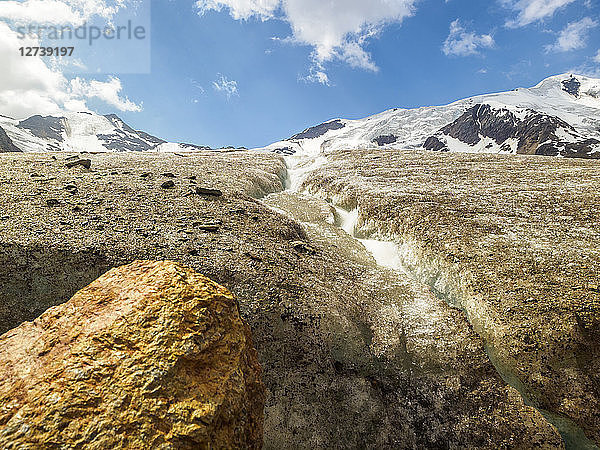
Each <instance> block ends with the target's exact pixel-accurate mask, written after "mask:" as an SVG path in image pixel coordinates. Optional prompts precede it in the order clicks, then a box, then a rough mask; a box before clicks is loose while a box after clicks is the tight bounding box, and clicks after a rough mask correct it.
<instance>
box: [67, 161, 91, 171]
mask: <svg viewBox="0 0 600 450" xmlns="http://www.w3.org/2000/svg"><path fill="white" fill-rule="evenodd" d="M77 166H81V167H84V168H86V169H90V168H91V167H92V161H91V160H90V159H77V160H75V161H71V162H68V163H67V167H68V168H69V169H72V168H73V167H77Z"/></svg>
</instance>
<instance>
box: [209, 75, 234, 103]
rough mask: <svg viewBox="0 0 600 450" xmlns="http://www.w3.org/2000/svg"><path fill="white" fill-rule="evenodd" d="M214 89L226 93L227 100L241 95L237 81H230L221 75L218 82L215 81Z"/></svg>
mask: <svg viewBox="0 0 600 450" xmlns="http://www.w3.org/2000/svg"><path fill="white" fill-rule="evenodd" d="M213 88H214V89H215V90H216V91H218V92H222V93H224V94H225V95H226V96H227V99H230V98H231V97H233V96H235V95H239V92H238V85H237V81H235V80H229V79H228V78H227V77H226V76H223V75H219V76H218V78H217V80H216V81H213Z"/></svg>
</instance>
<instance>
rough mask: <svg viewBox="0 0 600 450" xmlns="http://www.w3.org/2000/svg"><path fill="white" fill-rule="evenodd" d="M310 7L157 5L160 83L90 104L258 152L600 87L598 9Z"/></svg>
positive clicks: (522, 3)
mask: <svg viewBox="0 0 600 450" xmlns="http://www.w3.org/2000/svg"><path fill="white" fill-rule="evenodd" d="M4 1H6V0H4ZM24 1H25V2H27V1H31V0H24ZM47 1H50V0H47ZM52 1H65V2H68V0H52ZM89 1H96V2H98V1H101V0H89ZM148 1H149V0H148ZM299 1H300V0H283V2H281V0H264V1H262V2H259V1H256V0H223V1H220V0H201V1H199V2H194V1H182V0H177V1H168V0H154V1H152V24H151V25H152V26H151V32H152V41H151V47H150V48H151V57H152V65H151V71H150V73H147V74H119V73H117V74H115V76H116V77H118V81H119V85H118V86H117V87H116V89H117V92H111V94H110V95H108V94H107V93H106V92H107V90H106V89H104V88H102V89H100V88H98V86H101V85H97V87H96V90H95V91H94V92H95V94H92V95H88V94H89V93H88V92H86V93H85V94H81V95H82V97H81V102H85V104H86V106H87V107H89V108H91V109H94V110H97V111H98V112H101V113H108V112H117V114H119V115H120V116H121V117H122V118H123V119H124V120H125V121H126V122H128V123H130V124H131V125H132V126H134V127H135V128H139V129H144V130H146V131H148V132H151V133H153V134H155V135H157V136H160V137H163V138H165V139H168V140H172V141H181V142H192V143H196V144H201V145H210V146H213V147H219V146H225V145H234V146H247V147H255V146H263V145H266V144H269V143H270V142H273V141H276V140H279V139H281V138H286V137H289V136H290V135H292V134H293V133H295V132H298V131H300V130H302V129H303V128H306V127H308V126H311V125H315V124H318V123H321V122H323V121H325V120H328V119H331V118H336V117H343V118H361V117H365V116H367V115H370V114H374V113H377V112H381V111H384V110H386V109H389V108H393V107H418V106H428V105H435V104H444V103H449V102H452V101H454V100H457V99H460V98H464V97H467V96H471V95H476V94H481V93H487V92H494V91H502V90H510V89H513V88H515V87H520V86H525V87H526V86H531V85H534V84H537V82H539V81H541V80H542V79H543V78H545V77H547V76H550V75H553V74H557V73H562V72H566V71H577V72H585V73H587V74H591V75H594V74H595V75H596V76H600V4H599V2H600V0H492V1H487V2H486V1H468V0H448V1H444V0H421V1H418V0H393V1H390V2H385V1H383V0H379V1H376V0H373V1H372V2H371V3H369V2H364V1H363V0H345V1H343V0H332V1H331V2H329V3H330V4H332V5H333V6H334V7H335V8H334V9H333V10H332V11H333V12H332V11H326V10H323V7H322V6H321V5H322V4H323V3H325V2H323V1H322V0H320V2H317V1H316V0H304V2H305V3H304V6H305V7H304V8H303V7H302V6H303V5H302V4H300V5H299V6H298V5H296V6H294V3H296V4H298V2H299ZM358 2H362V4H360V3H358ZM1 4H2V2H0V17H2V8H1ZM366 4H368V5H369V6H370V7H369V8H368V9H365V5H366ZM265 5H266V6H265ZM390 5H391V6H390ZM386 8H387V9H386ZM311 14H313V16H311ZM361 15H362V16H361ZM363 16H364V20H365V23H362V24H361V17H363ZM356 24H359V25H360V27H359V28H357V26H356ZM332 30H333V31H332ZM65 76H66V75H65ZM94 77H95V78H98V79H99V80H107V75H106V74H104V75H94ZM92 78H93V77H91V76H89V75H88V76H86V77H81V80H83V83H84V86H85V87H87V86H89V85H90V84H89V83H91V81H90V80H91V79H92ZM115 79H116V78H115ZM115 79H113V81H114V80H115ZM325 79H326V80H327V82H325V83H324V81H325ZM0 81H1V80H0ZM100 82H103V81H100ZM85 83H88V84H85ZM113 85H115V83H113ZM80 91H81V92H83V89H80ZM113 94H115V95H117V96H118V98H119V100H114V99H115V98H116V97H115V96H114V95H113ZM111 99H113V100H114V101H113V100H111ZM123 99H126V100H128V101H129V102H130V104H135V105H137V106H138V107H130V106H127V104H125V106H123V103H119V102H120V101H121V102H122V101H126V100H123ZM1 107H2V102H1V98H0V108H1ZM119 109H123V111H119ZM0 113H2V111H0Z"/></svg>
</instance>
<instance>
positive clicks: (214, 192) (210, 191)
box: [194, 187, 223, 197]
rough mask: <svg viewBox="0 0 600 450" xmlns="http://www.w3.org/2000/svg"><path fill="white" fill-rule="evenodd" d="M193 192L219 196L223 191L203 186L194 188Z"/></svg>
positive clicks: (207, 195)
mask: <svg viewBox="0 0 600 450" xmlns="http://www.w3.org/2000/svg"><path fill="white" fill-rule="evenodd" d="M194 193H195V194H197V195H202V196H206V197H221V196H222V195H223V192H221V191H220V190H218V189H208V188H203V187H197V188H195V189H194Z"/></svg>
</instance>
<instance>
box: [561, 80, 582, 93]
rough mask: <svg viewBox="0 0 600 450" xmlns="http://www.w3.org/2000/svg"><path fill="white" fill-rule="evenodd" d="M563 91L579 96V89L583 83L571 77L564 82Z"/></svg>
mask: <svg viewBox="0 0 600 450" xmlns="http://www.w3.org/2000/svg"><path fill="white" fill-rule="evenodd" d="M562 86H563V91H565V92H566V93H568V94H571V95H572V96H573V97H579V89H580V88H581V83H580V82H579V80H578V79H577V78H575V77H573V76H572V77H571V78H570V79H568V80H564V81H563V82H562Z"/></svg>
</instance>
